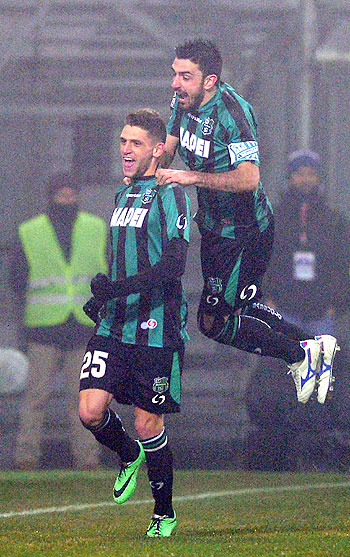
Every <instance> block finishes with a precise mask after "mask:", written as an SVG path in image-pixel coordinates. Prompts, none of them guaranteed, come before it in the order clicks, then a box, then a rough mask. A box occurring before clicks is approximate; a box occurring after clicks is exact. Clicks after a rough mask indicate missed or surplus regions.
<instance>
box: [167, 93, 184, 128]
mask: <svg viewBox="0 0 350 557" xmlns="http://www.w3.org/2000/svg"><path fill="white" fill-rule="evenodd" d="M170 108H171V114H170V118H169V121H168V124H167V133H168V134H169V135H173V136H174V137H179V135H180V122H181V116H182V111H181V110H180V107H179V104H178V100H177V96H176V93H175V94H174V96H173V98H172V100H171V104H170Z"/></svg>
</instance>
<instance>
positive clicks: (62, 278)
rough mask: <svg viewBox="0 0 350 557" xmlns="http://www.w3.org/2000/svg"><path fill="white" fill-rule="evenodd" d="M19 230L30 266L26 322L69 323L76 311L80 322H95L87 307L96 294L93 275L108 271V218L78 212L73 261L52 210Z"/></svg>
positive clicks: (38, 324)
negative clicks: (59, 236) (60, 238)
mask: <svg viewBox="0 0 350 557" xmlns="http://www.w3.org/2000/svg"><path fill="white" fill-rule="evenodd" d="M18 231H19V236H20V239H21V242H22V246H23V251H24V254H25V256H26V258H27V262H28V266H29V276H28V285H27V291H26V307H25V313H24V324H25V325H26V326H27V327H50V326H54V325H59V324H61V323H65V322H66V321H67V319H68V317H69V315H70V314H73V315H74V316H75V318H76V320H77V321H79V323H82V324H83V325H88V326H93V322H92V321H91V319H89V318H88V317H87V316H86V315H85V313H84V312H83V309H82V306H83V305H84V303H85V302H86V300H88V298H89V297H90V296H91V291H90V281H91V279H92V277H94V276H95V275H96V274H97V273H106V272H107V267H108V265H107V261H106V243H107V228H106V224H105V222H104V221H103V219H101V218H99V217H97V216H95V215H91V214H89V213H85V212H83V211H79V212H78V214H77V218H76V220H75V223H74V225H73V231H72V245H71V251H70V253H71V255H70V260H69V261H67V260H66V258H65V255H64V253H63V250H62V248H61V246H60V244H59V241H58V239H57V235H56V232H55V229H54V227H53V225H52V224H51V221H50V219H49V218H48V216H47V215H44V214H42V215H39V216H37V217H34V218H33V219H30V220H28V221H25V222H23V223H22V224H21V225H20V226H19V229H18Z"/></svg>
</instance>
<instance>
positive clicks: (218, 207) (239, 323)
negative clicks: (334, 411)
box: [156, 39, 338, 404]
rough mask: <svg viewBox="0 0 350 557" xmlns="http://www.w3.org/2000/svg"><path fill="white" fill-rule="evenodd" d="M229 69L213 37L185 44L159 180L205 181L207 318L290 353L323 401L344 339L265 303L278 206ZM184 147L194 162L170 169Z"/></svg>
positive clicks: (299, 374)
mask: <svg viewBox="0 0 350 557" xmlns="http://www.w3.org/2000/svg"><path fill="white" fill-rule="evenodd" d="M221 70H222V57H221V54H220V52H219V51H218V49H217V47H216V45H215V44H213V43H212V42H210V41H206V40H202V39H197V40H193V41H187V42H185V43H184V44H183V45H180V46H178V47H176V49H175V59H174V61H173V64H172V71H173V80H172V87H173V89H174V97H173V101H172V114H171V116H170V120H169V122H168V127H167V130H168V135H167V139H166V144H165V151H166V153H165V155H164V156H163V157H162V159H161V164H162V168H159V169H158V170H157V173H156V176H157V183H158V184H159V185H166V184H170V183H172V182H177V183H179V184H182V185H183V186H191V185H195V186H196V187H197V195H198V211H197V213H196V215H195V221H196V222H197V225H198V227H199V231H200V234H201V264H202V273H203V280H204V287H203V292H202V296H201V300H200V304H199V309H198V326H199V329H200V330H201V332H202V333H203V334H204V335H206V336H207V337H209V338H211V339H213V340H215V341H217V342H219V343H222V344H226V345H230V346H234V347H235V348H238V349H240V350H244V351H246V352H254V353H256V354H260V355H262V356H271V357H274V358H281V359H283V360H285V361H286V362H287V364H288V366H289V373H291V374H292V377H293V379H294V383H295V386H296V391H297V398H298V401H300V402H302V403H306V402H307V401H308V400H309V398H310V397H311V395H312V393H313V392H314V390H315V389H317V400H318V402H319V403H321V404H323V403H324V402H325V399H326V396H327V394H328V391H329V390H331V389H333V379H334V378H333V374H332V367H333V359H334V355H335V353H336V350H337V349H338V346H337V340H336V339H335V338H334V337H332V336H331V335H327V334H320V335H318V336H317V337H315V338H310V336H309V335H308V334H306V333H305V332H303V331H301V330H300V329H299V328H297V327H296V326H294V325H293V324H291V323H288V322H286V321H285V320H284V319H283V317H282V316H281V315H280V313H279V312H277V311H275V310H273V309H272V308H269V307H268V306H266V305H264V304H262V303H260V302H259V299H260V298H261V295H262V293H261V283H262V279H263V276H264V273H265V271H266V268H267V265H268V262H269V259H270V256H271V250H272V246H273V235H274V224H273V210H272V207H271V204H270V202H269V200H268V198H267V196H266V193H265V191H264V188H263V186H262V184H261V182H260V173H259V164H260V159H259V148H258V141H257V125H256V118H255V115H254V112H253V109H252V107H251V106H250V104H249V103H248V102H247V101H246V100H244V99H243V98H242V97H241V96H240V95H238V94H237V92H236V91H235V90H234V89H233V88H232V87H231V86H230V85H228V84H227V83H224V82H222V81H221V79H220V75H221ZM176 150H178V153H179V155H180V157H181V159H182V160H183V161H184V163H185V164H186V165H187V166H188V167H189V169H190V170H175V169H169V168H167V167H168V166H169V165H170V163H171V162H172V160H173V158H174V155H175V152H176ZM281 281H283V276H281ZM324 332H325V331H321V332H320V333H324Z"/></svg>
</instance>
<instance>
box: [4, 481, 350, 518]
mask: <svg viewBox="0 0 350 557" xmlns="http://www.w3.org/2000/svg"><path fill="white" fill-rule="evenodd" d="M339 487H345V488H347V487H350V481H348V482H334V483H320V484H306V485H281V486H278V487H247V488H243V489H235V490H233V491H209V492H207V493H196V494H193V495H180V496H175V497H174V498H173V500H174V501H196V500H198V499H213V498H215V497H236V496H237V495H254V494H256V493H281V492H283V491H304V490H306V489H307V490H310V489H333V488H339ZM151 503H153V499H139V500H136V501H126V502H125V503H124V504H123V505H124V506H125V505H135V506H137V505H146V504H147V505H149V504H151ZM115 506H116V504H115V503H114V502H111V501H102V502H101V503H86V504H82V505H66V506H62V507H47V508H44V509H28V510H26V511H13V512H7V513H0V518H13V517H16V516H34V515H38V514H53V513H65V512H72V511H84V510H88V509H97V508H101V507H115Z"/></svg>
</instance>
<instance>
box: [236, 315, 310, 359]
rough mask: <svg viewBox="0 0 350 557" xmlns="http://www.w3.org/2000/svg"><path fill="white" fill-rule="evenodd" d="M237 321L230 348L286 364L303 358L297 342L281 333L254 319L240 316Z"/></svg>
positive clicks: (303, 354) (303, 355)
mask: <svg viewBox="0 0 350 557" xmlns="http://www.w3.org/2000/svg"><path fill="white" fill-rule="evenodd" d="M228 321H230V318H229V319H228ZM239 321H240V323H239V326H238V329H237V331H236V334H235V335H234V338H233V340H232V346H235V347H236V348H239V349H240V350H244V351H246V352H254V353H256V354H261V356H270V357H271V358H281V359H282V360H285V361H286V362H287V363H288V364H291V363H294V362H299V361H301V360H303V359H304V358H305V352H304V349H303V348H302V347H301V346H300V343H299V341H298V340H294V339H290V338H289V337H287V336H286V335H284V334H283V333H280V332H278V331H275V330H274V329H272V328H271V327H270V326H269V325H267V324H266V323H265V322H263V321H261V320H260V319H257V318H256V317H250V316H248V315H241V316H240V319H239Z"/></svg>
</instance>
